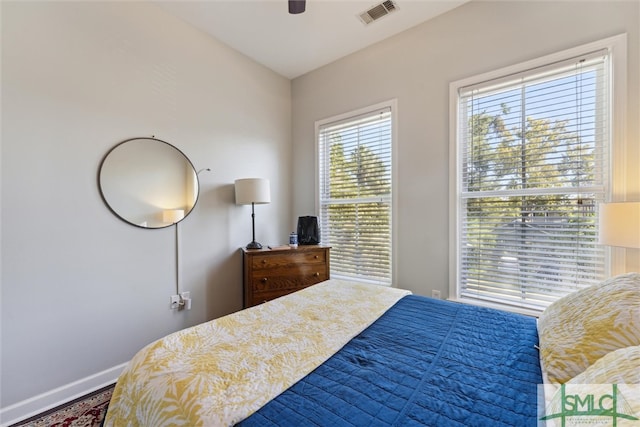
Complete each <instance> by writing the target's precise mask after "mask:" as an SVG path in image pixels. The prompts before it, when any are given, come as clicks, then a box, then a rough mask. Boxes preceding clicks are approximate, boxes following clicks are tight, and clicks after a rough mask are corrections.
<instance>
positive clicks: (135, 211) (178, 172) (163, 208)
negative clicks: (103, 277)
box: [98, 138, 198, 228]
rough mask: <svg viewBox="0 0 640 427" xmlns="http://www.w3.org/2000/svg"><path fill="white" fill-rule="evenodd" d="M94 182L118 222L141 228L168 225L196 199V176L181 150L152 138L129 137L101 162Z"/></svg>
mask: <svg viewBox="0 0 640 427" xmlns="http://www.w3.org/2000/svg"><path fill="white" fill-rule="evenodd" d="M98 184H99V187H100V193H101V195H102V198H103V200H104V201H105V203H106V204H107V206H108V207H109V209H111V211H112V212H113V213H114V214H116V216H118V217H119V218H120V219H122V220H124V221H126V222H128V223H129V224H131V225H135V226H137V227H143V228H163V227H169V226H171V225H173V224H175V223H177V222H180V221H181V220H182V219H183V218H185V217H186V216H187V215H189V213H190V212H191V210H192V209H193V207H194V206H195V205H196V202H197V201H198V174H197V173H196V171H195V169H194V167H193V164H192V163H191V161H190V160H189V159H188V158H187V156H185V155H184V154H183V153H182V151H180V150H178V149H177V148H176V147H174V146H173V145H171V144H169V143H167V142H164V141H161V140H159V139H155V138H133V139H128V140H126V141H123V142H121V143H119V144H118V145H116V146H115V147H113V148H112V149H111V150H110V151H109V152H108V153H107V155H106V156H105V157H104V159H103V160H102V164H101V165H100V171H99V173H98Z"/></svg>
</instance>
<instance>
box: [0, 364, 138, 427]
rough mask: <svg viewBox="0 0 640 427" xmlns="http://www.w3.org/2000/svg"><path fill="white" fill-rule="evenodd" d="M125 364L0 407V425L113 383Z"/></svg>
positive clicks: (4, 426)
mask: <svg viewBox="0 0 640 427" xmlns="http://www.w3.org/2000/svg"><path fill="white" fill-rule="evenodd" d="M125 366H127V363H123V364H122V365H118V366H114V367H113V368H109V369H107V370H104V371H102V372H98V373H97V374H94V375H91V376H88V377H86V378H82V379H80V380H78V381H74V382H72V383H69V384H66V385H64V386H62V387H58V388H56V389H53V390H50V391H48V392H46V393H42V394H39V395H37V396H34V397H31V398H29V399H25V400H23V401H21V402H18V403H14V404H13V405H10V406H7V407H6V408H0V427H7V426H10V425H11V424H14V423H17V422H20V421H22V420H26V419H27V418H30V417H33V416H35V415H38V414H40V413H42V412H45V411H48V410H49V409H52V408H55V407H56V406H60V405H62V404H64V403H67V402H70V401H72V400H74V399H77V398H79V397H82V396H84V395H86V394H89V393H91V392H92V391H96V390H99V389H101V388H102V387H106V386H108V385H109V384H113V383H115V382H116V380H117V379H118V376H120V373H122V370H123V369H124V368H125Z"/></svg>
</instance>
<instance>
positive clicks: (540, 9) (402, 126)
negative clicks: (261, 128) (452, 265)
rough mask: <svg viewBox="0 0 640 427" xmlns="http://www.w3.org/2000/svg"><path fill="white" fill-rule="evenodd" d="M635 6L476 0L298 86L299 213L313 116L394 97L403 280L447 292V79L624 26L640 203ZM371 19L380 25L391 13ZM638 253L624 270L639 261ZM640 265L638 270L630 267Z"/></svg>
mask: <svg viewBox="0 0 640 427" xmlns="http://www.w3.org/2000/svg"><path fill="white" fill-rule="evenodd" d="M639 5H640V3H638V2H637V1H627V2H613V1H587V2H577V1H568V2H548V1H547V2H545V1H543V2H529V1H509V2H506V1H500V2H486V1H478V2H471V3H468V4H465V5H463V6H461V7H459V8H457V9H454V10H453V11H451V12H449V13H447V14H444V15H441V16H440V17H438V18H436V19H434V20H432V21H429V22H426V23H424V24H422V25H419V26H417V27H414V28H413V29H411V30H409V31H406V32H404V33H402V34H400V35H397V36H395V37H393V38H390V39H387V40H385V41H383V42H380V43H378V44H377V45H375V46H372V47H370V48H367V49H364V50H362V51H360V52H357V53H355V54H352V55H349V56H348V57H346V58H343V59H341V60H339V61H336V62H334V63H332V64H330V65H327V66H325V67H323V68H320V69H318V70H315V71H313V72H311V73H308V74H306V75H304V76H302V77H299V78H297V79H295V80H294V81H293V86H292V94H293V104H292V105H293V141H294V146H293V160H294V176H295V177H296V181H295V182H294V191H293V211H292V215H293V216H294V217H295V216H298V215H303V214H310V213H311V212H314V210H315V202H314V200H315V199H314V190H313V189H314V185H315V184H314V174H313V172H312V171H313V170H314V162H315V155H314V152H315V144H314V122H315V121H316V120H320V119H324V118H326V117H330V116H333V115H336V114H340V113H344V112H347V111H350V110H354V109H358V108H361V107H365V106H367V105H371V104H375V103H377V102H380V101H383V100H387V99H392V98H397V100H398V147H397V148H398V150H397V156H398V157H397V167H398V174H397V178H398V180H397V182H396V184H397V191H396V193H395V197H396V200H397V206H398V209H397V210H396V211H395V213H394V221H395V222H396V225H397V234H396V235H395V239H396V249H397V250H396V254H395V256H396V260H397V262H396V271H395V276H396V280H395V284H396V285H397V286H400V287H403V288H407V289H410V290H412V291H413V292H415V293H417V294H422V295H431V289H439V290H440V291H441V294H442V295H443V297H444V296H446V295H447V294H448V279H449V278H448V264H449V259H448V251H449V243H448V221H449V219H448V207H449V193H448V177H449V169H448V164H449V157H448V156H449V150H448V144H449V133H448V126H449V99H448V91H449V83H450V82H452V81H455V80H458V79H461V78H464V77H469V76H472V75H475V74H479V73H483V72H486V71H490V70H493V69H497V68H501V67H505V66H508V65H512V64H517V63H519V62H523V61H526V60H529V59H533V58H536V57H539V56H543V55H545V54H550V53H554V52H556V51H560V50H563V49H568V48H571V47H574V46H577V45H580V44H584V43H588V42H591V41H595V40H598V39H601V38H605V37H609V36H613V35H616V34H620V33H624V32H627V33H628V70H627V74H628V83H627V89H628V94H629V96H628V99H627V126H626V133H627V135H626V136H627V144H626V145H627V147H626V148H627V165H626V166H627V197H628V199H629V200H640V172H639V169H640V168H639V167H638V164H640V148H639V146H640V133H639V131H638V124H639V122H640V120H638V119H639V118H640V110H639V107H638V102H639V99H640V96H639V95H640V68H639V65H638V61H639V55H638V54H639V51H640V43H639V38H640V34H639V28H640V22H639V19H640V9H639ZM374 25H384V20H381V21H379V22H378V23H376V24H374ZM639 253H640V252H639V251H629V254H628V259H627V261H628V262H627V265H628V266H631V268H638V267H637V266H640V262H638V261H639V260H640V255H639ZM633 265H635V266H636V267H633Z"/></svg>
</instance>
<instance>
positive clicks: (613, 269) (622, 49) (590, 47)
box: [449, 33, 627, 315]
mask: <svg viewBox="0 0 640 427" xmlns="http://www.w3.org/2000/svg"><path fill="white" fill-rule="evenodd" d="M598 49H608V50H609V51H610V52H611V58H612V60H611V65H610V66H611V67H612V70H611V76H612V82H613V84H612V90H611V97H612V98H613V99H612V100H610V101H611V102H610V105H611V116H612V124H611V133H612V134H611V136H610V138H611V139H610V140H611V150H610V165H611V167H610V168H609V170H610V174H611V176H610V186H609V188H608V190H607V193H608V201H623V200H624V196H625V194H626V183H625V180H626V162H625V157H626V149H625V136H626V105H627V94H626V89H627V35H626V33H625V34H619V35H617V36H613V37H609V38H606V39H602V40H598V41H596V42H592V43H588V44H585V45H581V46H578V47H575V48H571V49H566V50H563V51H560V52H556V53H553V54H550V55H546V56H543V57H540V58H536V59H533V60H530V61H526V62H523V63H520V64H516V65H512V66H509V67H504V68H501V69H498V70H494V71H490V72H487V73H483V74H480V75H476V76H472V77H468V78H466V79H462V80H458V81H455V82H452V83H451V84H450V85H449V218H450V222H449V299H451V300H457V301H462V302H467V303H475V304H478V302H477V301H474V300H470V299H468V298H461V297H460V290H459V289H458V279H459V270H458V266H459V264H460V256H461V254H460V251H459V249H458V241H459V239H460V227H459V223H460V213H459V212H460V200H459V197H458V194H459V192H460V189H461V188H460V185H461V183H459V182H458V176H459V172H460V170H461V168H462V159H460V158H459V156H458V121H457V117H458V104H459V103H458V89H459V88H461V87H464V86H470V85H473V84H477V83H480V82H483V81H487V80H491V79H495V78H499V77H502V76H507V75H510V74H515V73H520V72H523V71H526V70H530V69H533V68H536V67H540V66H544V65H548V64H551V63H554V62H559V61H563V60H566V59H568V58H571V57H575V56H579V55H584V54H586V53H589V52H592V51H594V50H598ZM625 255H626V252H625V249H620V248H616V249H609V250H608V251H607V261H605V268H606V269H607V273H606V274H607V276H609V275H612V274H619V273H621V272H623V271H624V259H625ZM481 305H486V306H492V307H497V308H500V309H503V310H509V311H514V312H519V313H523V314H529V315H536V314H539V311H536V310H528V309H523V308H519V307H515V306H509V305H507V304H491V303H483V304H481Z"/></svg>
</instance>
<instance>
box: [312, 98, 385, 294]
mask: <svg viewBox="0 0 640 427" xmlns="http://www.w3.org/2000/svg"><path fill="white" fill-rule="evenodd" d="M391 130H392V114H391V108H382V109H376V110H374V111H371V112H367V113H365V114H361V115H358V116H354V117H350V118H348V119H344V120H339V121H334V122H329V123H325V124H323V125H320V126H319V128H318V152H319V156H318V159H319V183H320V185H319V207H320V215H319V216H320V218H319V219H320V232H321V238H322V242H323V243H324V244H328V245H330V246H331V265H330V268H331V276H332V277H337V278H346V279H351V280H361V281H368V282H374V283H378V284H385V285H390V284H391V278H392V274H391V271H392V262H391V261H392V258H391V257H392V253H391V249H392V245H391V238H392V236H391V220H392V218H391V214H392V210H391V207H392V203H391V200H392V199H391V177H392V170H391V166H392V158H391V155H392V132H391Z"/></svg>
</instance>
